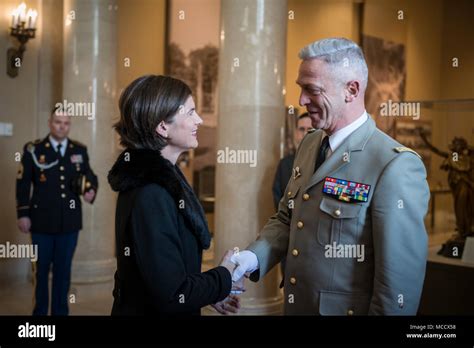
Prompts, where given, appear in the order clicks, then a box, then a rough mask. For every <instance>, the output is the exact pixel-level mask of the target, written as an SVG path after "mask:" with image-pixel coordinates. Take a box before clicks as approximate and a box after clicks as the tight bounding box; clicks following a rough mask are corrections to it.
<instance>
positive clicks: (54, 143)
mask: <svg viewBox="0 0 474 348" xmlns="http://www.w3.org/2000/svg"><path fill="white" fill-rule="evenodd" d="M49 142H50V143H51V145H52V146H53V149H54V151H56V152H57V151H58V144H59V142H58V141H56V140H55V139H54V138H53V137H52V136H51V135H50V136H49ZM66 148H67V138H66V139H64V140H63V141H62V142H61V156H62V157H64V154H65V153H66Z"/></svg>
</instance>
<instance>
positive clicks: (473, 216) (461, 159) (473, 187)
mask: <svg viewBox="0 0 474 348" xmlns="http://www.w3.org/2000/svg"><path fill="white" fill-rule="evenodd" d="M417 129H418V132H419V134H420V136H421V139H422V140H423V141H424V142H425V144H426V145H427V146H428V148H429V149H430V150H431V151H433V152H434V153H436V154H437V155H439V156H442V157H444V158H445V160H444V161H443V163H442V165H441V167H440V168H441V169H443V170H446V171H447V172H448V184H449V187H450V189H451V192H452V193H453V198H454V213H455V216H456V231H457V234H456V235H455V236H454V237H453V238H451V239H450V240H448V241H447V242H446V243H445V244H443V247H442V249H441V250H440V251H439V252H438V254H442V255H444V256H448V257H457V258H460V257H461V255H462V250H463V248H464V242H465V240H466V237H468V236H472V235H474V148H473V147H471V146H469V145H468V143H467V141H466V139H464V138H458V137H455V138H454V139H453V141H452V142H451V144H449V150H450V152H451V153H448V152H444V151H441V150H439V149H437V148H436V147H434V146H433V145H432V144H431V143H430V142H429V141H428V139H426V134H425V133H424V132H423V130H422V128H417ZM454 247H458V253H454V254H453V248H454Z"/></svg>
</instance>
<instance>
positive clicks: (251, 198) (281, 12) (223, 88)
mask: <svg viewBox="0 0 474 348" xmlns="http://www.w3.org/2000/svg"><path fill="white" fill-rule="evenodd" d="M286 26H287V1H286V0H223V1H222V3H221V32H220V36H221V42H220V45H221V46H220V54H219V119H218V127H217V133H218V139H217V150H218V151H227V153H228V154H230V151H238V150H248V151H256V154H257V162H256V165H255V166H253V165H251V164H248V163H247V164H245V163H240V164H236V163H229V162H232V161H233V160H232V159H231V158H230V157H228V159H229V160H230V161H227V163H219V156H218V161H217V162H218V163H217V168H216V217H215V219H216V220H215V225H216V233H215V261H216V263H217V262H219V261H220V258H221V257H222V255H223V253H224V251H225V250H228V249H233V248H234V247H236V246H237V247H239V248H245V247H246V246H247V245H248V244H249V243H250V242H252V241H253V240H255V239H256V238H257V235H258V233H259V232H260V230H261V229H262V227H263V226H264V225H265V223H266V222H267V220H268V218H269V217H270V216H271V215H272V214H273V213H274V207H273V200H272V189H271V185H272V181H273V177H274V174H275V171H276V167H277V164H278V160H279V146H280V129H281V127H283V124H284V115H285V103H284V93H285V57H286ZM226 148H227V150H226ZM248 154H250V153H248ZM241 159H242V158H241ZM278 272H279V271H278V267H275V269H274V270H273V271H272V272H270V273H269V274H267V275H266V277H264V278H263V279H262V280H261V281H259V282H258V283H252V282H250V281H248V282H247V292H246V293H245V294H244V295H243V296H242V305H243V308H242V311H241V314H244V315H246V314H251V315H253V314H255V315H265V314H279V313H281V308H282V297H281V292H280V290H279V288H278Z"/></svg>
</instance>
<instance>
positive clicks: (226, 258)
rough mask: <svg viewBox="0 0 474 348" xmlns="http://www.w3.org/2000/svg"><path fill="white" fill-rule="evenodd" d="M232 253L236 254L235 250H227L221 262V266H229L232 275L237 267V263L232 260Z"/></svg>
mask: <svg viewBox="0 0 474 348" xmlns="http://www.w3.org/2000/svg"><path fill="white" fill-rule="evenodd" d="M232 255H234V252H233V251H232V250H227V251H226V253H225V254H224V256H223V257H222V260H221V263H220V264H219V266H223V267H225V268H227V269H228V270H229V272H230V275H231V276H232V274H233V273H234V269H235V267H236V265H235V263H233V262H232V261H230V259H231V257H232Z"/></svg>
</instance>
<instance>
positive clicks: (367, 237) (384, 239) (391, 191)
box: [247, 117, 429, 315]
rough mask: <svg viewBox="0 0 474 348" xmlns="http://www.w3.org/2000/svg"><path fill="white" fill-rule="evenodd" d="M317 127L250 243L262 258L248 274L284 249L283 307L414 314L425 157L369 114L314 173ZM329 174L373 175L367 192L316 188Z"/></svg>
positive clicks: (421, 258) (423, 251)
mask: <svg viewBox="0 0 474 348" xmlns="http://www.w3.org/2000/svg"><path fill="white" fill-rule="evenodd" d="M322 136H323V132H322V131H319V130H318V131H314V132H312V133H309V134H307V135H306V136H305V138H304V139H303V141H302V143H301V145H300V147H299V149H298V152H297V154H296V158H295V162H294V164H293V175H292V177H291V179H290V181H289V182H288V186H287V188H286V191H285V195H284V197H283V198H282V200H281V201H280V203H279V208H278V212H277V214H276V215H274V216H273V217H272V218H270V220H269V221H268V223H267V224H266V226H265V227H264V229H263V230H262V232H261V234H260V236H259V238H258V239H257V240H256V241H255V242H253V243H252V244H251V245H250V246H248V248H247V249H248V250H251V251H253V252H254V253H255V254H256V255H257V258H258V262H259V269H258V270H257V271H255V272H253V273H252V274H251V276H250V279H251V280H253V281H258V279H259V278H260V277H263V276H264V275H265V274H266V273H267V272H268V271H269V270H270V269H271V268H272V267H273V266H275V265H276V264H277V263H278V262H280V260H282V259H283V258H284V257H285V256H286V257H287V261H286V274H285V276H284V290H285V299H284V312H285V314H287V315H317V314H321V315H367V314H373V315H415V314H416V312H417V309H418V305H419V301H420V296H421V291H422V287H423V281H424V276H425V268H426V259H427V251H428V244H427V234H426V230H425V225H424V221H423V220H424V216H425V214H426V211H427V207H428V200H429V188H428V184H427V181H426V170H425V167H424V165H423V162H422V161H421V159H420V158H419V156H418V155H417V154H416V153H415V152H414V151H412V150H410V149H408V148H405V147H403V146H402V145H401V144H399V143H398V142H396V141H395V140H394V139H392V138H391V137H389V136H388V135H386V134H385V133H383V132H381V131H380V130H379V129H377V128H376V126H375V122H374V121H373V120H372V118H370V117H369V118H368V120H367V121H366V122H365V123H364V124H363V125H362V126H360V127H359V128H358V129H356V130H355V131H354V132H353V133H351V134H350V135H349V136H348V137H347V138H346V139H345V140H344V142H343V143H342V144H341V145H340V146H339V147H338V148H337V149H336V151H334V153H333V154H332V155H331V156H330V157H329V158H327V159H326V161H325V162H324V163H323V164H322V165H321V166H320V167H319V169H318V170H317V171H316V172H315V173H313V172H314V166H315V161H316V157H317V154H318V150H319V146H320V144H321V139H322ZM326 177H331V178H337V179H342V180H347V181H351V182H356V183H363V184H367V185H370V190H369V193H368V196H367V202H362V201H353V202H347V201H343V200H340V199H339V198H338V197H337V196H333V195H328V194H326V193H323V185H324V182H325V178H326ZM328 246H331V247H333V248H329V247H328ZM341 246H342V247H343V248H345V249H343V252H341ZM357 248H358V250H359V254H358V256H356V255H354V251H356V250H357ZM344 250H349V251H344ZM351 250H352V253H351ZM336 251H337V252H336ZM361 251H363V253H361ZM361 255H363V257H361Z"/></svg>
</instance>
